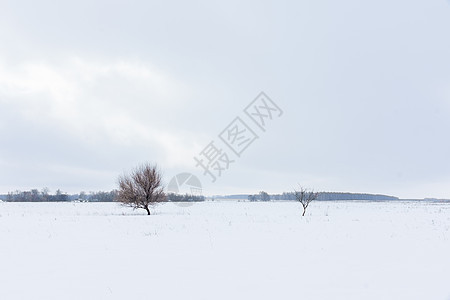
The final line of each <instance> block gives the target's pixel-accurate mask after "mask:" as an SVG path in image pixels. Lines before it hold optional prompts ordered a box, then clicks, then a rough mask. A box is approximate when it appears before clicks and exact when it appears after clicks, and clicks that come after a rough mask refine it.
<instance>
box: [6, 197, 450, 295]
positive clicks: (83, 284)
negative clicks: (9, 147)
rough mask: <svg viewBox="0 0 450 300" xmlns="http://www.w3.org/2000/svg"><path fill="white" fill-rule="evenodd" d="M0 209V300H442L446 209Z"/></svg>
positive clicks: (448, 287) (449, 209)
mask: <svg viewBox="0 0 450 300" xmlns="http://www.w3.org/2000/svg"><path fill="white" fill-rule="evenodd" d="M154 213H155V214H154V215H152V216H150V217H149V216H145V215H144V214H145V212H144V211H142V212H141V211H133V210H131V209H128V208H124V207H121V206H120V205H118V204H115V203H0V299H2V300H8V299H21V300H22V299H46V300H49V299H58V300H59V299H96V300H97V299H183V300H185V299H208V300H210V299H227V300H231V299H307V300H311V299H345V300H350V299H358V300H363V299H364V300H368V299H376V300H380V299H393V300H394V299H395V300H399V299H408V300H413V299H420V300H424V299H426V300H431V299H442V300H449V299H450V232H449V228H450V204H438V203H419V202H391V203H388V202H378V203H374V202H372V203H368V202H366V203H364V202H313V203H312V204H311V206H310V208H309V209H308V211H307V213H306V216H305V217H303V218H302V217H301V208H300V205H299V204H298V203H295V202H269V203H261V202H258V203H249V202H205V203H198V204H195V205H193V206H190V207H179V206H176V205H174V204H172V203H167V204H162V205H160V206H158V207H156V209H154Z"/></svg>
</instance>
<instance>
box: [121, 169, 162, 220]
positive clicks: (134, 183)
mask: <svg viewBox="0 0 450 300" xmlns="http://www.w3.org/2000/svg"><path fill="white" fill-rule="evenodd" d="M118 183H119V190H118V192H117V197H116V201H119V202H122V204H124V205H127V206H131V207H133V208H134V209H138V208H142V209H145V210H146V211H147V214H148V215H150V209H149V207H150V206H151V205H154V204H157V203H159V202H163V201H165V200H166V195H165V193H164V187H163V184H162V175H161V172H160V171H159V169H158V167H157V166H156V165H151V164H148V163H146V164H142V165H140V166H138V167H137V168H135V169H134V170H133V171H132V172H131V173H130V174H124V175H122V176H120V177H119V180H118Z"/></svg>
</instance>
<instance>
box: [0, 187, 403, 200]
mask: <svg viewBox="0 0 450 300" xmlns="http://www.w3.org/2000/svg"><path fill="white" fill-rule="evenodd" d="M116 195H117V191H116V190H112V191H110V192H102V191H100V192H89V193H86V192H80V193H79V194H72V195H69V194H67V193H64V192H62V191H61V190H57V191H56V192H55V193H54V194H50V192H49V190H48V189H47V188H44V189H42V190H41V191H39V190H37V189H32V190H30V191H15V192H10V193H8V194H5V195H0V200H3V201H8V202H65V201H85V202H113V201H114V199H115V197H116ZM214 198H216V199H248V200H249V201H270V200H295V195H294V193H293V192H287V193H282V194H272V195H269V194H268V193H266V192H264V191H261V192H259V193H258V194H255V195H248V194H239V195H227V196H215V197H214ZM317 200H318V201H333V200H370V201H386V200H398V198H397V197H393V196H386V195H374V194H358V193H334V192H321V193H319V197H318V198H317ZM167 201H171V202H186V201H194V202H199V201H205V197H204V196H201V195H188V194H185V195H179V194H173V193H169V194H167Z"/></svg>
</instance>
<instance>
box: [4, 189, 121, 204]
mask: <svg viewBox="0 0 450 300" xmlns="http://www.w3.org/2000/svg"><path fill="white" fill-rule="evenodd" d="M116 194H117V191H116V190H113V191H110V192H89V193H86V192H80V193H79V194H73V195H69V194H67V193H64V192H62V191H61V190H59V189H58V190H57V191H56V192H55V193H54V194H50V192H49V190H48V189H47V188H44V189H42V190H41V191H39V190H37V189H32V190H30V191H15V192H10V193H8V194H6V195H0V199H1V200H3V201H8V202H66V201H86V202H112V201H114V198H115V197H116Z"/></svg>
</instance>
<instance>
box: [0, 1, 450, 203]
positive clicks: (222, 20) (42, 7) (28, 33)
mask: <svg viewBox="0 0 450 300" xmlns="http://www.w3.org/2000/svg"><path fill="white" fill-rule="evenodd" d="M449 37H450V5H449V2H448V1H445V0H426V1H423V0H421V1H419V0H394V1H393V0H379V1H359V0H341V1H335V0H324V1H313V0H311V1H309V0H301V1H189V2H188V1H129V0H128V1H92V0H89V1H85V0H78V1H20V0H19V1H17V0H15V1H8V0H3V1H1V2H0V193H6V192H8V191H12V190H16V189H22V190H23V189H31V188H39V189H41V188H43V187H49V188H50V190H51V191H52V192H54V191H55V190H56V189H57V188H61V189H62V190H63V191H65V192H69V193H74V192H79V191H82V190H83V191H94V190H110V189H113V188H115V187H116V180H117V177H118V176H119V175H120V174H121V173H123V172H124V171H127V170H130V169H131V168H133V167H134V166H136V165H137V164H139V163H142V162H153V163H158V164H159V166H160V167H161V169H162V170H163V171H164V177H165V181H166V182H169V180H170V178H171V177H172V176H174V175H176V174H178V173H181V172H191V173H193V174H194V175H196V176H197V177H198V178H199V179H200V180H201V182H202V185H203V188H204V193H205V194H225V193H238V192H243V193H246V192H248V193H257V192H259V191H260V190H265V191H267V192H270V193H275V192H282V191H289V190H292V188H293V187H295V186H296V185H297V184H298V183H300V184H302V185H305V186H307V187H312V188H315V189H316V190H323V191H352V192H370V193H383V194H390V195H394V196H398V197H404V198H408V197H415V198H419V197H443V198H444V197H445V198H450V159H449V154H450V138H449V130H450V38H449ZM261 91H264V92H265V93H266V94H267V95H268V96H269V97H270V98H271V99H272V100H273V102H274V103H276V104H277V105H278V107H279V108H280V109H281V110H282V111H283V114H282V115H281V116H278V115H279V114H276V115H275V114H274V116H273V119H272V120H267V121H268V122H267V124H266V125H267V128H266V130H265V131H262V130H261V128H259V127H257V126H256V123H254V122H253V121H251V120H250V118H248V116H247V115H246V114H245V113H244V111H243V110H244V109H245V108H246V106H247V105H248V104H250V102H252V101H253V100H254V99H255V97H256V96H257V95H258V94H259V93H260V92H261ZM236 117H240V118H241V120H242V121H243V122H244V123H245V124H246V125H247V126H248V127H249V128H250V129H252V130H253V131H254V133H255V134H256V135H257V136H258V139H256V140H255V141H254V142H253V143H252V144H250V145H249V146H248V147H247V148H246V149H245V151H243V153H242V154H241V155H240V157H237V156H236V155H235V154H234V153H233V152H232V151H231V150H230V149H229V148H227V146H226V145H225V144H224V142H223V141H222V140H221V139H220V138H219V134H220V133H221V132H222V131H223V130H224V129H225V128H226V127H227V126H228V125H229V124H230V123H231V122H232V121H233V120H234V119H235V118H236ZM269 121H270V122H269ZM210 142H213V143H214V145H215V146H217V147H218V148H220V149H222V153H226V154H227V155H228V156H229V158H230V159H232V160H234V162H233V163H231V164H230V165H229V168H228V169H227V170H224V171H223V172H222V174H221V176H220V177H217V180H216V182H214V183H212V182H211V181H212V180H211V176H209V175H208V174H207V175H204V173H203V169H201V167H199V166H198V167H196V161H195V160H194V157H199V156H200V153H201V152H202V150H204V149H206V148H207V146H208V145H209V143H210Z"/></svg>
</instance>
